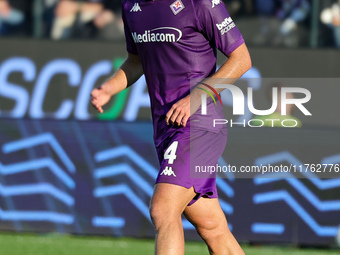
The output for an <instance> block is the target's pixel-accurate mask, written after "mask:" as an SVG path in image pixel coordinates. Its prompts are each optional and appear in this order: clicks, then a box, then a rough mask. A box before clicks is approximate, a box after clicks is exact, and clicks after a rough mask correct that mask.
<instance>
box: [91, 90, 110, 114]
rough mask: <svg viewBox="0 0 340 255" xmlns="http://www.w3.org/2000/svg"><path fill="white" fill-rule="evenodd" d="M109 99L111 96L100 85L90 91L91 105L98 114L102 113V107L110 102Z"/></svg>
mask: <svg viewBox="0 0 340 255" xmlns="http://www.w3.org/2000/svg"><path fill="white" fill-rule="evenodd" d="M111 97H112V95H111V94H110V92H109V91H108V90H107V89H106V88H105V86H103V85H102V86H100V87H99V88H96V89H94V90H92V93H91V104H92V105H93V107H94V108H96V110H97V111H98V112H100V113H103V112H104V110H103V108H102V107H103V106H104V105H105V104H107V103H108V102H109V101H110V99H111Z"/></svg>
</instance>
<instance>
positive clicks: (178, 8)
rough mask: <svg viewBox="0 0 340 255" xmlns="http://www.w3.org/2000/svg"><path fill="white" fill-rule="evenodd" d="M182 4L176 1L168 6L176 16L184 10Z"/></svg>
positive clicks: (179, 0) (178, 0)
mask: <svg viewBox="0 0 340 255" xmlns="http://www.w3.org/2000/svg"><path fill="white" fill-rule="evenodd" d="M184 7H185V6H184V4H183V3H182V1H181V0H177V1H176V2H174V3H172V4H171V5H170V9H171V10H172V12H173V13H174V14H175V15H177V14H178V13H179V12H180V11H181V10H183V9H184Z"/></svg>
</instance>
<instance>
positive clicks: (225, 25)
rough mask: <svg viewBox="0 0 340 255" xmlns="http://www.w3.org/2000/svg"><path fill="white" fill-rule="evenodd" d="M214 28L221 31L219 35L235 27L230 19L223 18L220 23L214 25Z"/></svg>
mask: <svg viewBox="0 0 340 255" xmlns="http://www.w3.org/2000/svg"><path fill="white" fill-rule="evenodd" d="M216 27H217V29H218V30H219V31H221V35H224V34H226V33H228V32H229V31H230V30H231V29H233V28H234V27H236V25H235V23H234V21H233V20H232V18H231V17H229V18H225V19H224V20H223V21H222V23H220V24H216Z"/></svg>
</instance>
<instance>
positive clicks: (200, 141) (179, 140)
mask: <svg viewBox="0 0 340 255" xmlns="http://www.w3.org/2000/svg"><path fill="white" fill-rule="evenodd" d="M226 142H227V132H226V129H224V130H222V131H220V132H219V133H214V132H211V131H205V130H201V129H193V128H191V129H190V132H188V131H180V130H178V131H176V132H174V134H173V135H171V136H170V137H168V138H167V139H166V140H164V141H163V142H162V144H161V145H160V146H158V147H156V150H157V154H158V159H159V162H160V171H159V173H158V176H157V179H156V183H170V184H174V185H179V186H181V187H185V188H188V189H189V188H191V187H194V190H195V192H196V196H195V197H194V199H193V200H192V201H191V202H190V203H189V204H188V205H192V204H193V203H195V202H196V201H197V200H198V199H199V198H200V197H209V198H217V197H218V194H217V188H216V178H215V177H216V176H214V175H209V176H207V175H206V174H205V175H204V176H203V177H199V176H197V175H196V174H195V173H194V171H195V166H200V167H202V166H216V165H217V163H218V159H219V158H220V156H221V155H222V153H223V151H224V149H225V146H226Z"/></svg>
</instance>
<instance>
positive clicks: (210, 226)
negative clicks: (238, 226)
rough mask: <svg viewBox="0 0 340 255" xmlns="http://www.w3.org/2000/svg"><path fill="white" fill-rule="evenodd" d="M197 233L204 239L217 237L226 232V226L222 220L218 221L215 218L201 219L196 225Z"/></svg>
mask: <svg viewBox="0 0 340 255" xmlns="http://www.w3.org/2000/svg"><path fill="white" fill-rule="evenodd" d="M196 230H197V232H198V234H199V235H200V236H201V237H202V238H203V239H204V240H209V239H218V238H219V237H222V236H224V235H225V234H226V231H229V230H228V226H226V224H225V223H224V222H220V221H218V220H216V219H202V220H201V221H200V222H199V224H197V225H196Z"/></svg>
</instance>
